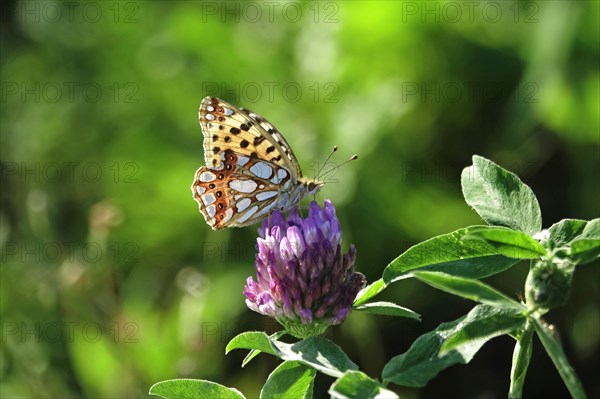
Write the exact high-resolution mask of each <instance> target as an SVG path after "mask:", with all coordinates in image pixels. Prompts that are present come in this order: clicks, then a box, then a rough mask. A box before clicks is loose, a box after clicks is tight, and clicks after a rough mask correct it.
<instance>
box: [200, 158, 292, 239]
mask: <svg viewBox="0 0 600 399" xmlns="http://www.w3.org/2000/svg"><path fill="white" fill-rule="evenodd" d="M218 165H219V166H218V167H216V168H211V167H207V166H202V167H201V168H200V169H198V171H197V172H196V176H195V179H194V183H193V184H192V192H193V195H194V199H195V200H196V201H197V202H198V207H199V209H200V212H201V213H202V214H203V215H204V219H205V220H206V222H207V223H208V224H209V225H210V226H211V227H212V228H213V230H219V229H221V228H224V227H242V226H247V225H250V224H254V223H256V222H258V221H260V220H262V219H263V218H264V217H265V216H267V214H268V212H269V211H270V210H271V209H273V208H274V207H275V205H276V204H277V199H278V198H279V196H280V194H281V192H282V191H283V190H285V189H286V188H288V187H289V186H290V184H291V180H290V178H291V175H290V173H289V172H288V171H287V170H286V169H285V168H283V167H280V166H278V165H277V164H274V163H271V162H268V161H263V160H260V159H255V158H250V157H247V156H245V155H241V154H236V153H235V152H234V151H233V150H231V149H227V150H225V151H224V152H223V153H222V159H221V160H220V162H219V164H218Z"/></svg>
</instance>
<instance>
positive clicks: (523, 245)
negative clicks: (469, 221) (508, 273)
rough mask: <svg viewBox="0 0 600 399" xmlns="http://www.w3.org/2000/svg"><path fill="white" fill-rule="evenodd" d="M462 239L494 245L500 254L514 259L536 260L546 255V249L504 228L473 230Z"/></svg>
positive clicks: (514, 231)
mask: <svg viewBox="0 0 600 399" xmlns="http://www.w3.org/2000/svg"><path fill="white" fill-rule="evenodd" d="M463 239H480V240H484V241H486V242H488V243H490V244H492V245H494V246H495V247H496V248H497V249H498V250H499V251H500V253H502V255H504V256H508V257H509V258H515V259H536V258H539V257H540V256H543V255H546V248H544V247H543V246H542V245H541V244H540V243H539V242H537V241H536V240H534V239H533V238H531V237H530V236H529V235H527V234H525V233H523V232H521V231H517V230H512V229H509V228H506V227H495V226H484V227H479V228H475V229H473V230H471V231H469V233H468V234H467V235H465V236H464V237H463Z"/></svg>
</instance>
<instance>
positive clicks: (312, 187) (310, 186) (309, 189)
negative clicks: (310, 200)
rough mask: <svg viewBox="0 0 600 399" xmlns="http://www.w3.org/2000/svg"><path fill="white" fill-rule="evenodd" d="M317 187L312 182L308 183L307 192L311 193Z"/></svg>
mask: <svg viewBox="0 0 600 399" xmlns="http://www.w3.org/2000/svg"><path fill="white" fill-rule="evenodd" d="M316 187H317V185H316V184H315V183H313V182H310V183H308V187H307V188H308V191H310V192H312V191H313V190H314V189H315V188H316Z"/></svg>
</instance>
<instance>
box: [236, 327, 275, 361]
mask: <svg viewBox="0 0 600 399" xmlns="http://www.w3.org/2000/svg"><path fill="white" fill-rule="evenodd" d="M284 335H285V330H281V331H277V332H275V333H273V334H271V335H270V336H269V338H270V339H276V340H277V339H279V338H281V337H283V336H284ZM261 353H262V352H261V351H260V350H258V349H252V350H251V351H250V352H248V354H247V355H246V357H245V358H244V360H242V367H245V366H246V365H247V364H248V363H250V361H252V359H254V358H255V357H256V356H258V355H260V354H261Z"/></svg>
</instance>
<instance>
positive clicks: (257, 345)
mask: <svg viewBox="0 0 600 399" xmlns="http://www.w3.org/2000/svg"><path fill="white" fill-rule="evenodd" d="M233 349H254V350H257V351H260V352H266V353H268V354H270V355H275V353H276V352H275V350H274V349H273V347H272V346H271V341H270V338H269V337H268V336H267V334H265V333H264V332H262V331H248V332H244V333H241V334H239V335H236V336H235V337H233V338H232V339H231V341H229V343H228V344H227V346H226V347H225V354H228V353H229V352H231V351H232V350H233Z"/></svg>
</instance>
